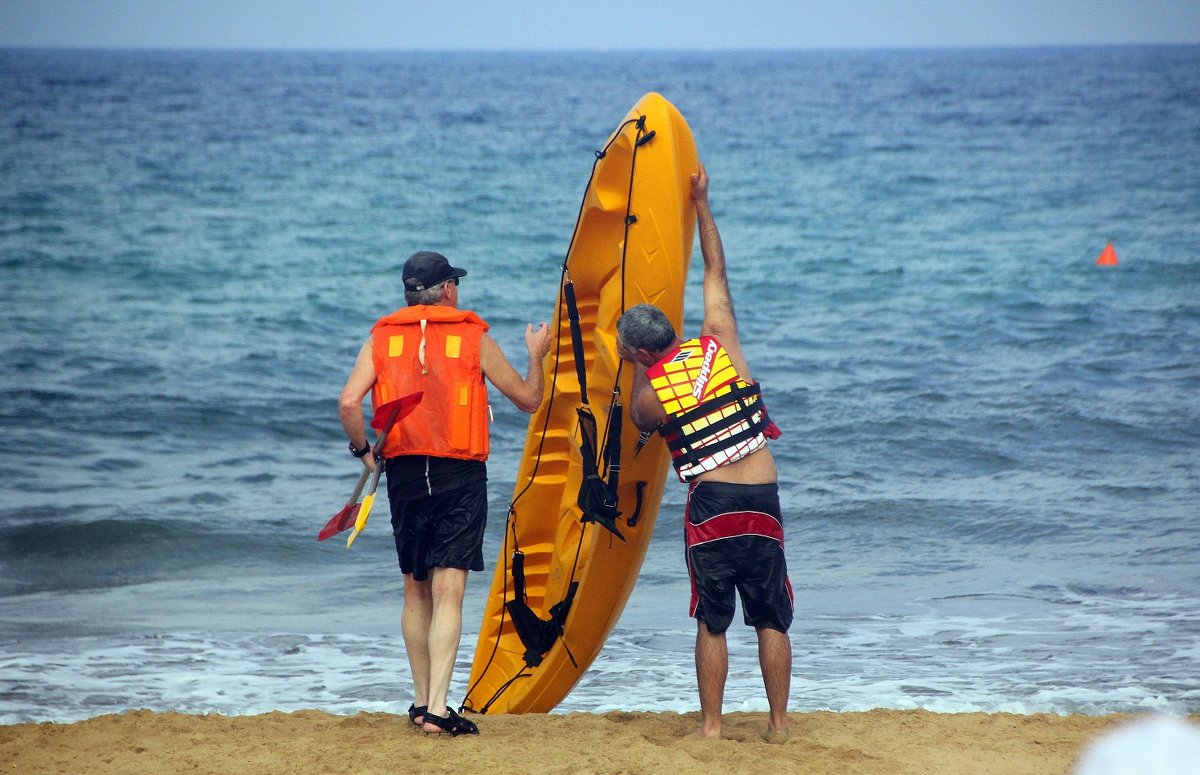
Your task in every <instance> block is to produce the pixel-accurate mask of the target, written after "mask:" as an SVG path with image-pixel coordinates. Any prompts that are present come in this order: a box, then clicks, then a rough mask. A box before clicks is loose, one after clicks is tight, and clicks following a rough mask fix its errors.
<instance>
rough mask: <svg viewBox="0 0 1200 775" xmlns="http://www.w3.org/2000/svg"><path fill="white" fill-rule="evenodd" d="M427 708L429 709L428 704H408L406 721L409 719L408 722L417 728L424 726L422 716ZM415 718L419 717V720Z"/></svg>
mask: <svg viewBox="0 0 1200 775" xmlns="http://www.w3.org/2000/svg"><path fill="white" fill-rule="evenodd" d="M427 710H429V708H428V706H425V705H409V706H408V721H409V723H410V724H412V725H413V726H414V727H417V728H418V729H420V728H421V727H423V726H425V719H424V718H423V716H424V715H425V711H427ZM417 719H421V720H420V721H417Z"/></svg>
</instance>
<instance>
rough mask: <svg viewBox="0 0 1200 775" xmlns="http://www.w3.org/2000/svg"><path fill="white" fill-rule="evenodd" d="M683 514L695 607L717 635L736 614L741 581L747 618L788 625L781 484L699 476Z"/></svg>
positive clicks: (769, 625)
mask: <svg viewBox="0 0 1200 775" xmlns="http://www.w3.org/2000/svg"><path fill="white" fill-rule="evenodd" d="M684 522H685V525H686V527H685V541H686V545H687V565H688V575H689V576H690V577H691V582H692V604H691V611H690V615H691V616H692V617H694V618H696V619H699V620H700V621H702V622H704V624H705V625H706V626H707V627H708V631H709V632H710V633H712V634H714V635H719V634H721V633H723V632H725V630H727V629H728V628H729V625H730V623H731V622H732V621H733V609H734V590H735V589H736V590H737V593H738V595H739V596H740V597H741V600H742V618H743V619H744V620H745V622H746V624H747V625H749V626H751V627H755V628H759V627H767V628H770V629H773V630H780V631H782V632H787V630H788V628H789V627H791V626H792V613H793V601H792V585H791V582H790V581H788V576H787V559H786V558H785V557H784V553H783V517H782V515H781V513H780V508H779V486H778V485H776V484H730V483H727V482H696V483H695V484H693V485H692V487H691V489H690V490H689V492H688V503H687V513H686V516H685V518H684Z"/></svg>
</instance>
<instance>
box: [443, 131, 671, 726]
mask: <svg viewBox="0 0 1200 775" xmlns="http://www.w3.org/2000/svg"><path fill="white" fill-rule="evenodd" d="M630 124H635V125H636V127H637V134H636V139H635V141H634V143H633V147H632V152H631V158H630V165H629V187H628V192H627V197H626V200H625V219H624V223H625V231H624V238H623V240H622V244H621V264H620V268H621V272H620V275H621V306H620V310H621V312H622V313H623V312H624V311H625V256H626V252H627V250H628V246H629V229H630V226H632V225H633V224H634V223H636V222H637V217H636V216H635V215H633V213H632V204H633V182H634V172H635V170H636V167H637V153H638V149H639V148H641V147H642V146H644V145H645V144H646V143H648V142H649V141H650V140H651V139H653V137H654V134H655V133H654V131H653V130H651V131H649V132H648V131H647V130H646V117H645V116H644V115H643V116H639V117H638V118H636V119H633V118H631V119H627V120H626V121H625V122H624V123H622V124H621V125H620V126H619V127H618V128H617V130H616V131H615V132H614V133H613V135H612V137H611V138H610V139H609V141H608V143H606V144H605V146H604V148H602V149H601V150H598V151H596V152H595V160H594V161H593V162H592V170H591V174H590V175H589V176H588V182H587V185H586V186H585V187H584V192H583V197H582V199H581V201H580V203H579V211H578V214H577V215H576V218H575V229H574V230H573V231H572V233H571V241H570V243H568V245H567V252H566V255H565V257H564V259H563V264H562V274H561V277H560V280H559V295H558V306H557V308H556V314H555V317H556V324H557V325H556V327H557V336H556V340H557V342H556V346H555V352H554V369H553V371H552V373H551V378H550V396H549V398H548V399H547V401H548V403H547V406H546V412H545V416H544V418H543V421H542V432H541V434H540V440H539V442H538V447H537V453H536V455H535V458H534V464H533V471H532V472H531V473H530V476H529V479H528V481H527V482H526V483H525V486H524V487H522V488H521V490H520V491H518V492H517V493H516V494H515V495H514V496H513V499H512V501H510V502H509V507H508V526H507V529H506V530H505V531H504V546H503V549H502V552H501V556H502V557H504V558H505V568H504V572H505V574H506V576H510V577H512V579H513V592H514V595H513V599H512V600H509V599H508V596H507V592H505V599H504V601H503V604H502V605H501V609H500V626H499V627H498V628H497V629H496V636H495V639H494V641H493V643H492V652H491V654H490V655H489V656H488V661H487V664H486V665H485V666H484V668H483V670H481V671H480V673H479V677H478V678H476V679H475V683H473V684H472V685H471V686H470V687H469V688H468V689H467V693H466V695H465V697H464V700H463V704H462V705H461V706H460V707H459V710H460V711H467V710H470V711H473V712H477V713H487V712H488V710H489V709H490V708H491V706H492V705H493V704H494V703H495V702H496V701H497V700H498V699H499V698H500V697H501V696H502V695H503V694H504V692H505V691H507V690H508V688H509V687H510V686H512V685H513V684H514V683H516V681H517V680H519V679H521V678H527V677H529V676H531V675H532V673H531V672H529V671H530V669H531V668H533V667H536V666H537V665H539V664H541V661H542V657H543V655H544V654H545V653H546V652H547V651H549V650H550V648H551V647H553V645H554V643H555V641H556V640H562V642H563V647H564V648H565V649H566V650H567V656H568V657H569V658H570V659H571V663H572V664H573V665H575V666H576V667H577V668H578V666H579V665H578V663H577V662H576V661H575V657H574V655H573V654H571V651H570V648H569V647H568V646H567V643H566V641H565V640H563V629H564V627H565V623H566V617H567V614H568V613H569V611H570V607H571V603H572V602H573V600H574V597H575V593H576V590H577V589H578V587H579V582H578V581H576V580H575V575H576V573H577V571H578V568H579V558H580V555H581V553H582V550H583V538H584V534H585V532H586V529H587V524H588V523H589V522H597V523H599V524H600V525H602V526H603V527H605V528H606V529H608V530H610V531H611V532H612V533H613V534H615V535H616V536H617V537H619V538H621V540H622V541H624V540H625V539H624V536H622V535H621V533H620V532H619V531H618V530H617V528H616V523H615V522H616V517H618V516H620V512H619V511H617V508H616V505H617V504H616V498H617V485H618V484H619V480H620V470H621V464H620V437H621V430H622V407H621V403H620V397H621V388H620V379H621V371H622V367H623V362H620V361H619V362H618V365H617V374H616V377H615V380H614V384H613V390H612V398H611V401H610V404H609V415H608V417H609V422H608V423H607V424H606V425H605V432H604V435H603V437H601V438H597V436H596V426H595V418H594V416H592V412H591V407H590V404H589V401H588V390H587V373H586V362H585V359H584V355H583V338H582V332H581V330H580V326H579V311H578V305H577V303H576V299H575V289H574V284H573V283H572V282H571V276H570V272H569V271H568V263H569V261H570V257H571V250H572V249H573V248H574V246H575V238H576V237H577V236H578V234H579V225H580V222H581V221H582V219H583V213H584V210H585V207H586V204H587V197H588V193H589V192H590V191H591V190H592V183H593V181H594V180H595V176H596V170H597V167H598V166H599V164H600V161H601V160H602V159H604V158H605V157H606V156H607V155H608V152H609V149H610V148H611V147H612V145H613V143H615V142H616V141H617V140H618V139H619V138H620V137H621V135H622V133H623V132H624V131H625V129H626V128H627V127H628V126H629V125H630ZM564 306H565V307H566V308H567V313H568V323H569V325H570V329H571V347H572V356H573V358H574V361H575V368H576V374H577V378H578V381H579V388H580V398H581V404H582V406H580V407H577V408H576V412H577V414H578V418H579V435H580V437H581V447H582V448H581V458H582V459H583V464H584V479H585V481H584V482H582V484H581V491H580V495H579V505H580V507H581V511H582V512H583V515H582V517H581V521H582V522H583V523H584V527H583V528H582V529H581V530H580V533H579V542H578V544H577V545H576V547H575V557H574V560H573V562H572V566H571V576H570V580H569V582H568V587H567V590H568V591H567V594H566V596H565V597H564V598H563V600H561V601H559V602H558V603H556V604H554V605H553V606H551V607H550V611H549V613H550V619H549V620H543V619H541V618H540V617H538V616H537V614H535V613H534V612H533V611H532V610H531V609H530V608H529V606H528V605H527V604H526V603H525V600H524V597H525V578H524V560H525V555H524V553H523V552H522V551H521V546H520V542H519V540H518V538H517V529H516V528H517V525H516V523H517V519H518V514H517V503H518V501H520V500H521V498H522V497H523V496H524V495H525V493H526V492H528V491H529V489H530V487H532V486H533V483H534V481H535V480H536V479H537V474H538V469H539V468H540V466H541V461H542V453H543V451H544V448H545V443H546V434H547V431H548V430H549V424H550V418H551V416H552V414H553V408H554V399H555V397H556V395H557V393H558V375H559V368H560V366H561V363H562V325H563V320H562V312H563V308H564ZM589 434H590V436H589ZM589 442H590V443H589ZM589 447H590V449H589ZM597 450H602V451H603V454H602V455H598V454H597ZM601 463H602V464H603V473H602V474H601V473H600V472H599V470H598V467H599V465H600V464H601ZM589 474H593V475H594V477H595V478H594V480H592V482H590V483H589V481H588V478H589ZM597 483H598V486H597ZM585 488H589V491H590V494H591V495H590V501H591V502H589V504H588V506H587V507H585V503H584V501H585V500H589V497H588V495H587V493H585ZM638 495H639V497H638V500H639V503H638V508H637V509H636V510H635V514H636V512H640V510H641V503H640V500H641V497H640V496H641V492H640V488H639V492H638ZM589 507H590V508H589ZM589 512H590V516H589ZM628 524H630V525H631V526H632V525H634V524H636V521H634V520H633V519H631V520H630V522H629V523H628ZM510 536H511V541H512V551H511V554H510V551H509V540H510ZM505 589H506V590H507V585H506V586H505ZM506 616H512V617H513V625H514V628H515V629H517V634H518V636H519V637H520V638H521V642H522V644H523V645H525V647H526V652H525V656H524V660H525V665H524V666H523V667H522V668H521V669H520V670H519V671H518V672H517V673H516V674H515V675H513V676H512V677H510V678H509V679H508V680H507V681H505V682H504V683H503V684H502V685H501V686H500V688H499V689H497V690H496V691H495V693H494V694H493V695H492V696H491V697H490V698H488V700H487V702H485V703H484V704H483V705H482V706H480V707H479V708H478V709H474V708H470V707H468V706H467V704H466V703H467V701H468V700H469V699H470V697H471V693H472V692H473V691H474V690H475V688H476V687H477V686H478V685H479V682H480V681H481V680H483V677H484V676H485V675H487V673H488V671H489V670H490V669H491V666H492V664H493V662H494V660H495V658H496V653H497V651H498V650H499V646H500V635H501V633H502V632H503V631H504V623H505V618H506ZM527 639H528V640H527Z"/></svg>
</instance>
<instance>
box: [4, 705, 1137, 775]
mask: <svg viewBox="0 0 1200 775" xmlns="http://www.w3.org/2000/svg"><path fill="white" fill-rule="evenodd" d="M472 718H473V719H474V720H476V721H477V722H478V723H479V726H480V729H481V732H482V734H480V735H479V736H478V737H473V736H472V737H458V738H448V737H447V738H437V737H433V736H429V737H427V736H425V735H423V734H422V733H421V732H418V731H417V730H415V729H414V728H412V727H411V726H409V723H408V717H407V716H394V715H390V714H383V713H360V714H359V715H357V716H333V715H329V714H327V713H323V712H320V711H302V712H298V713H268V714H266V715H262V716H215V715H209V716H193V715H185V714H181V713H153V712H150V711H144V710H143V711H132V712H128V713H122V714H119V715H109V716H99V717H96V718H93V719H88V720H86V721H80V722H77V723H74V724H52V723H42V724H32V723H29V724H15V725H10V726H0V775H3V773H7V772H16V773H22V775H27V774H29V773H72V774H73V775H88V773H122V774H123V775H126V774H128V775H136V773H155V774H156V775H158V774H160V773H222V774H223V775H229V774H236V773H364V774H365V773H426V772H429V773H442V774H445V775H449V774H450V773H492V774H495V775H507V774H508V773H538V774H542V773H545V774H547V775H549V774H552V773H553V774H555V775H558V774H560V773H561V775H585V774H591V773H596V774H597V775H599V774H603V775H616V774H618V773H669V774H671V775H674V774H675V773H680V774H681V775H690V774H693V773H694V774H695V775H735V774H736V773H821V774H824V773H837V774H838V775H858V774H861V775H908V773H946V775H967V774H970V775H1009V774H1011V775H1018V774H1019V775H1039V774H1040V773H1055V774H1056V775H1059V774H1065V773H1068V772H1070V770H1071V768H1072V764H1073V763H1074V762H1075V760H1076V758H1077V757H1078V756H1079V753H1080V751H1081V750H1082V748H1083V746H1084V745H1085V744H1086V743H1087V742H1089V741H1090V740H1092V739H1093V738H1095V737H1096V736H1097V735H1099V734H1100V733H1102V732H1103V731H1105V730H1106V729H1109V728H1111V727H1113V726H1114V725H1116V724H1119V723H1121V722H1124V721H1127V720H1129V719H1130V718H1131V717H1130V716H1118V715H1113V716H1103V717H1096V716H1055V715H1044V714H1039V715H1032V716H1022V715H1013V714H1006V713H996V714H984V713H961V714H942V713H931V712H928V711H919V710H913V711H894V710H874V711H870V712H867V713H832V712H815V713H794V714H792V715H791V735H790V740H788V741H787V742H785V743H783V744H768V743H766V742H764V741H763V739H762V733H763V732H764V731H765V729H766V716H765V715H764V714H760V713H732V714H728V715H726V717H725V721H724V729H723V730H722V731H723V734H722V739H721V740H714V741H704V740H698V739H695V738H693V734H694V732H695V730H696V724H697V714H695V713H690V714H684V715H678V714H674V713H641V712H635V713H625V712H612V713H605V714H602V715H601V714H589V713H573V714H570V715H550V716H543V715H526V716H472Z"/></svg>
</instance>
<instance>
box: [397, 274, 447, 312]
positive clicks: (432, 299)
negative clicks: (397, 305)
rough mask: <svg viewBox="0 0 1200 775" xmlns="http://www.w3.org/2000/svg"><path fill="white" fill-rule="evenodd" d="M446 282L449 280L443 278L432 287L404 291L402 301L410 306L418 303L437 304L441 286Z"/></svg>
mask: <svg viewBox="0 0 1200 775" xmlns="http://www.w3.org/2000/svg"><path fill="white" fill-rule="evenodd" d="M448 282H449V280H443V281H442V282H440V283H438V284H437V285H435V286H433V287H432V288H426V289H425V290H423V291H405V292H404V303H405V304H407V305H408V306H410V307H415V306H417V305H418V304H437V303H438V302H439V301H441V300H442V286H444V285H445V284H446V283H448Z"/></svg>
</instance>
